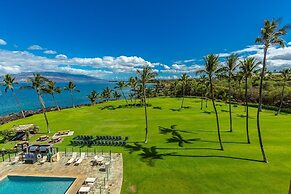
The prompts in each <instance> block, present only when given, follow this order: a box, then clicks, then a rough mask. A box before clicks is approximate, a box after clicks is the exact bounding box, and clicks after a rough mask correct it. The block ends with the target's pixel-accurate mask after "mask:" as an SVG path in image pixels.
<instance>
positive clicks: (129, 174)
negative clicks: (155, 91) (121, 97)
mask: <svg viewBox="0 0 291 194" xmlns="http://www.w3.org/2000/svg"><path fill="white" fill-rule="evenodd" d="M180 102H181V99H174V98H154V99H150V104H152V107H149V111H148V112H149V142H148V144H143V143H142V142H143V140H144V115H143V108H117V109H115V110H109V109H103V110H101V108H102V107H104V106H107V105H113V106H118V105H120V104H123V105H124V104H125V102H124V101H115V102H108V103H104V104H98V105H96V106H94V107H82V108H76V109H67V110H62V111H60V112H50V113H48V117H49V120H50V123H51V127H52V132H53V133H54V132H56V131H59V130H64V129H71V130H74V131H75V134H74V135H75V136H76V135H122V136H129V140H128V141H129V142H138V143H137V144H134V143H129V146H128V147H127V148H120V147H96V148H97V150H101V149H103V150H109V149H110V148H111V149H112V150H113V151H115V152H122V153H123V155H124V182H123V189H122V191H123V193H149V194H153V193H165V194H168V193H183V194H184V193H211V194H213V193H224V194H225V193H232V194H233V193H273V194H274V193H280V194H281V193H287V192H288V188H289V182H290V177H291V155H290V153H291V129H290V126H291V119H290V115H287V114H282V115H280V116H274V113H273V112H271V111H266V110H264V111H263V112H262V114H261V118H262V119H261V121H262V122H261V123H262V135H263V140H264V145H265V150H266V154H267V157H268V159H269V163H268V164H266V163H262V162H260V160H261V153H260V148H259V144H258V141H257V131H256V119H255V117H256V109H253V108H250V117H251V118H250V136H251V144H250V145H249V144H246V143H245V142H246V133H245V118H244V117H242V116H241V115H243V114H244V107H241V106H239V107H234V108H233V122H234V132H232V133H230V132H227V131H228V123H229V120H228V112H226V110H228V109H227V106H226V105H225V104H223V103H219V104H220V105H221V106H218V111H219V119H220V123H221V130H222V139H223V145H224V148H225V151H220V150H218V148H219V144H218V142H217V133H216V123H215V115H214V113H213V111H212V107H211V106H210V104H211V103H209V107H208V109H205V110H206V112H204V110H203V111H201V110H200V104H199V102H200V101H199V99H188V98H187V99H185V104H184V105H185V106H189V108H186V109H182V110H180V111H177V110H176V109H177V108H179V107H180ZM153 107H161V109H154V108H153ZM207 111H209V112H207ZM26 123H34V124H37V125H39V126H40V129H41V131H42V132H46V129H45V122H44V119H43V115H35V116H32V117H29V118H26V119H22V120H18V121H14V122H11V123H8V124H6V125H2V126H0V130H3V129H6V128H9V127H11V126H13V125H18V124H26ZM171 125H176V129H177V130H182V131H178V132H179V134H180V135H181V136H182V137H183V139H186V140H189V142H190V143H184V145H183V147H180V146H179V145H178V142H175V140H173V142H171V141H170V142H168V139H170V138H171V137H172V134H171V133H168V134H160V132H159V126H161V127H164V128H170V126H171ZM38 136H39V135H38ZM36 138H37V136H35V137H33V138H32V139H31V140H32V141H33V140H35V139H36ZM71 139H72V137H67V138H65V140H64V141H63V142H62V143H61V144H59V145H58V146H59V147H62V148H64V147H68V146H70V140H71ZM12 145H14V143H9V144H5V145H3V144H0V149H1V148H2V147H3V146H4V147H6V148H8V147H11V146H12ZM131 151H132V153H131Z"/></svg>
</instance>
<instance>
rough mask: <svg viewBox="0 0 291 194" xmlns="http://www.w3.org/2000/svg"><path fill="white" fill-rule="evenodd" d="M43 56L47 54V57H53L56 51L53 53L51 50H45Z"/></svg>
mask: <svg viewBox="0 0 291 194" xmlns="http://www.w3.org/2000/svg"><path fill="white" fill-rule="evenodd" d="M43 53H44V54H48V55H55V54H57V51H53V50H46V51H44V52H43Z"/></svg>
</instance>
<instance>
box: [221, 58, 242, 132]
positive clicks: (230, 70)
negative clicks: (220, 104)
mask: <svg viewBox="0 0 291 194" xmlns="http://www.w3.org/2000/svg"><path fill="white" fill-rule="evenodd" d="M237 61H238V55H236V54H231V55H230V56H228V57H227V58H226V62H225V64H226V66H224V67H223V68H222V69H221V70H222V71H224V72H225V73H226V74H227V78H228V109H229V132H232V111H231V101H232V87H231V81H232V79H233V77H234V72H235V70H236V68H237Z"/></svg>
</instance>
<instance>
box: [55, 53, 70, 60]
mask: <svg viewBox="0 0 291 194" xmlns="http://www.w3.org/2000/svg"><path fill="white" fill-rule="evenodd" d="M56 59H61V60H66V59H68V57H67V55H64V54H59V55H57V56H56Z"/></svg>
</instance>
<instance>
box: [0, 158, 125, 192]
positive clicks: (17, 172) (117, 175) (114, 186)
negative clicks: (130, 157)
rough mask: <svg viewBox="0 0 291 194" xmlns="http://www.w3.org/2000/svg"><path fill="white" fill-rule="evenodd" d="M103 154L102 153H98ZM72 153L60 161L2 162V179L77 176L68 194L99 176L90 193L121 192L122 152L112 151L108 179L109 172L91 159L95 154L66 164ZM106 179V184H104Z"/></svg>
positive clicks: (0, 169)
mask: <svg viewBox="0 0 291 194" xmlns="http://www.w3.org/2000/svg"><path fill="white" fill-rule="evenodd" d="M97 155H98V156H101V155H102V154H101V153H98V154H97ZM102 156H103V157H104V160H105V162H106V161H110V156H109V154H108V153H105V154H103V155H102ZM70 157H71V153H69V154H68V153H67V156H65V154H64V153H62V157H61V160H60V161H58V162H52V163H50V162H45V163H44V164H39V163H38V162H37V163H35V164H23V163H20V162H19V163H16V164H14V165H11V163H10V162H8V161H7V162H1V163H0V180H2V179H3V178H5V177H6V176H7V175H14V176H45V177H69V178H76V180H75V181H74V183H73V184H72V185H71V187H70V188H69V189H68V191H67V192H66V194H76V193H77V192H78V190H79V189H80V187H81V186H82V185H83V183H84V181H85V179H86V178H88V177H91V178H97V180H96V182H95V184H94V185H93V186H92V187H91V191H90V192H89V193H95V192H97V191H98V193H99V192H100V187H101V190H102V193H113V194H119V193H120V192H121V187H122V179H123V159H122V154H120V153H112V155H111V165H110V167H109V172H110V173H109V178H108V180H107V173H106V172H101V171H99V169H100V166H92V165H91V161H92V160H93V157H94V154H93V153H89V154H88V156H87V157H86V158H85V159H84V160H83V162H82V163H81V164H80V165H78V166H76V165H74V164H71V165H66V162H67V161H68V160H69V159H70ZM104 179H105V180H106V181H105V185H104Z"/></svg>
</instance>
